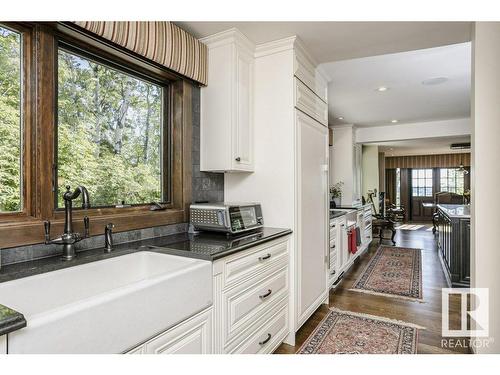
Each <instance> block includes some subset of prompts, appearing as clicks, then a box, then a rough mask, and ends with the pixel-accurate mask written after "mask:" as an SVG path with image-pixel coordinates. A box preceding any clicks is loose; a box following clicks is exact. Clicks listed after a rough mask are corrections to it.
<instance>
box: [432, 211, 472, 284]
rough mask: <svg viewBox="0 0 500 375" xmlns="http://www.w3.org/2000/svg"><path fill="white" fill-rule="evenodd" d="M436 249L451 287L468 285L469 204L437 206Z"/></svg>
mask: <svg viewBox="0 0 500 375" xmlns="http://www.w3.org/2000/svg"><path fill="white" fill-rule="evenodd" d="M437 215H438V216H437V224H438V227H439V229H438V240H437V241H438V251H439V256H440V259H441V263H442V265H443V270H444V272H445V275H446V277H447V279H448V282H449V284H450V285H451V286H452V287H468V286H469V285H470V206H468V205H459V204H439V205H438V206H437Z"/></svg>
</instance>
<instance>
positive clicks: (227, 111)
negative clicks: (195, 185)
mask: <svg viewBox="0 0 500 375" xmlns="http://www.w3.org/2000/svg"><path fill="white" fill-rule="evenodd" d="M201 41H202V42H203V43H205V44H206V45H207V46H208V85H207V87H204V88H202V90H201V133H200V137H201V142H200V169H201V170H202V171H211V172H253V170H254V149H253V148H254V145H253V139H254V128H253V81H254V49H255V46H254V45H253V43H252V42H251V41H249V40H248V39H247V38H246V37H245V36H244V35H243V34H242V33H241V32H239V31H238V30H236V29H231V30H228V31H224V32H222V33H218V34H215V35H212V36H209V37H207V38H204V39H202V40H201Z"/></svg>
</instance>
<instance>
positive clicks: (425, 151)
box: [370, 136, 471, 156]
mask: <svg viewBox="0 0 500 375" xmlns="http://www.w3.org/2000/svg"><path fill="white" fill-rule="evenodd" d="M470 141H471V138H470V136H464V137H442V138H425V139H415V140H407V141H393V142H378V143H370V145H378V146H379V149H378V150H379V152H384V153H385V155H386V156H404V155H429V154H453V153H463V152H470V149H469V150H451V149H450V145H451V144H452V143H466V142H470Z"/></svg>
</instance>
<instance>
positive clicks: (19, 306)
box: [0, 251, 212, 353]
mask: <svg viewBox="0 0 500 375" xmlns="http://www.w3.org/2000/svg"><path fill="white" fill-rule="evenodd" d="M211 280H212V266H211V263H210V262H208V261H203V260H198V259H190V258H184V257H178V256H173V255H166V254H160V253H153V252H149V251H142V252H137V253H133V254H128V255H123V256H118V257H114V258H110V259H106V260H101V261H97V262H93V263H88V264H84V265H81V266H75V267H70V268H66V269H62V270H57V271H53V272H48V273H45V274H41V275H36V276H30V277H26V278H23V279H18V280H14V281H9V282H5V283H2V284H0V303H2V304H3V305H5V306H8V307H10V308H13V309H15V310H17V311H19V312H21V313H22V314H24V316H25V318H26V320H27V322H28V325H27V327H26V328H23V329H21V330H19V331H16V332H13V333H11V334H9V336H8V342H9V348H8V350H9V353H120V352H124V351H126V350H127V349H130V348H132V347H133V346H135V345H136V344H139V343H141V342H142V341H145V340H147V339H149V338H151V337H153V336H155V335H156V334H158V333H160V332H161V331H163V330H165V329H168V328H169V327H172V326H174V325H175V324H177V323H179V322H180V321H182V320H184V319H186V318H187V317H189V316H191V315H193V314H195V313H197V312H199V311H201V310H203V309H204V308H205V307H208V306H210V305H212V282H211Z"/></svg>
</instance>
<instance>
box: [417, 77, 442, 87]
mask: <svg viewBox="0 0 500 375" xmlns="http://www.w3.org/2000/svg"><path fill="white" fill-rule="evenodd" d="M446 81H448V78H446V77H434V78H429V79H425V80H423V81H422V85H426V86H434V85H440V84H442V83H445V82H446Z"/></svg>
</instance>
